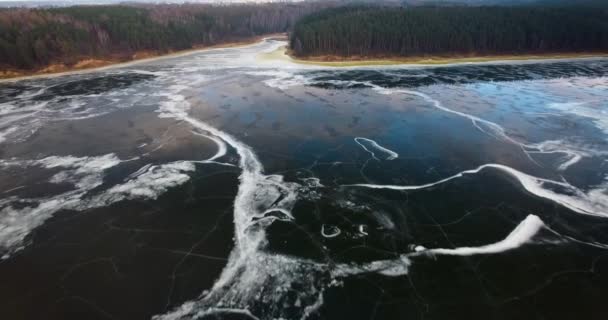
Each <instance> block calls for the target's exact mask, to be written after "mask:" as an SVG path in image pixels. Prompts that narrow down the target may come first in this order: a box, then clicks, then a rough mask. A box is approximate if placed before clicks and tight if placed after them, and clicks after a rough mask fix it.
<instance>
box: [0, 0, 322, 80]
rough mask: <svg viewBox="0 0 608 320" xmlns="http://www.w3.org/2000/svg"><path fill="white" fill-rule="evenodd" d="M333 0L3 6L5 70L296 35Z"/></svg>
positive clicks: (0, 29)
mask: <svg viewBox="0 0 608 320" xmlns="http://www.w3.org/2000/svg"><path fill="white" fill-rule="evenodd" d="M333 5H334V3H332V2H312V3H298V4H294V3H292V4H290V3H268V4H251V5H247V4H240V5H229V6H228V5H204V4H183V5H178V4H165V5H145V4H141V5H110V6H72V7H58V8H34V9H27V8H8V9H0V68H2V69H23V70H31V69H38V68H42V67H45V66H47V65H49V64H52V63H63V64H68V65H69V64H73V63H76V62H78V61H79V60H80V59H84V58H107V57H116V56H118V57H122V58H124V59H129V58H130V57H131V56H132V55H133V54H134V53H136V52H138V51H155V52H159V53H164V52H168V51H175V50H183V49H189V48H192V47H194V46H207V45H214V44H219V43H225V42H230V41H238V40H243V39H246V38H251V37H254V36H258V35H264V34H270V33H277V32H285V31H287V30H290V29H291V28H292V27H293V26H294V24H295V23H296V21H297V19H298V18H300V17H302V16H304V15H307V14H309V13H312V12H314V11H318V10H319V9H321V8H327V7H331V6H333Z"/></svg>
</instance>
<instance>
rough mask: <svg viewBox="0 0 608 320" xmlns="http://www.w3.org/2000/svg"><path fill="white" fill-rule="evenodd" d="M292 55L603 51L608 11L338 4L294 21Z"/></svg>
mask: <svg viewBox="0 0 608 320" xmlns="http://www.w3.org/2000/svg"><path fill="white" fill-rule="evenodd" d="M290 44H291V48H292V50H293V52H294V53H295V54H296V55H298V56H323V55H333V56H345V57H349V56H360V57H386V56H424V55H491V54H511V53H515V54H523V53H559V52H568V53H572V52H583V51H584V52H608V10H605V9H591V8H577V7H564V8H538V7H510V8H507V7H416V8H394V7H392V8H381V7H346V8H344V7H342V8H333V9H328V10H324V11H321V12H317V13H313V14H311V15H309V16H307V17H305V18H303V19H301V20H300V21H299V22H298V23H297V24H296V26H295V27H294V31H293V32H292V33H291V35H290Z"/></svg>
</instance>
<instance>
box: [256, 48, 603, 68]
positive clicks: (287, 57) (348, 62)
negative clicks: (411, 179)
mask: <svg viewBox="0 0 608 320" xmlns="http://www.w3.org/2000/svg"><path fill="white" fill-rule="evenodd" d="M607 57H608V53H605V54H602V53H556V54H540V55H529V54H528V55H496V56H478V57H395V58H386V59H364V58H352V59H351V58H343V57H329V56H323V57H309V58H305V59H304V58H297V57H294V56H292V55H291V54H289V50H288V48H287V47H280V48H278V49H277V50H275V51H273V52H269V53H264V54H261V55H260V56H259V58H260V59H262V60H281V61H289V62H292V63H297V64H302V65H313V66H326V67H361V66H392V65H450V64H462V63H484V62H500V61H529V60H572V59H588V58H607Z"/></svg>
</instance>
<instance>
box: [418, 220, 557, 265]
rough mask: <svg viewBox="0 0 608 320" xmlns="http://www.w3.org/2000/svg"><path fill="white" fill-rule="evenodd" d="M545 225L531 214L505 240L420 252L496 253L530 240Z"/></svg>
mask: <svg viewBox="0 0 608 320" xmlns="http://www.w3.org/2000/svg"><path fill="white" fill-rule="evenodd" d="M544 226H545V224H544V223H543V221H542V220H541V219H540V218H539V217H538V216H535V215H529V216H527V217H526V219H524V220H523V221H522V222H520V223H519V225H517V227H516V228H515V229H514V230H513V231H511V233H510V234H509V235H508V236H507V237H506V238H505V239H503V240H501V241H498V242H496V243H492V244H488V245H485V246H480V247H459V248H454V249H429V250H422V251H419V252H422V253H425V254H439V255H451V256H472V255H478V254H496V253H502V252H505V251H509V250H513V249H517V248H519V247H521V246H523V245H524V244H526V243H528V242H530V241H531V240H532V238H533V237H534V236H535V235H536V234H537V233H538V232H539V231H540V230H541V229H542V228H543V227H544Z"/></svg>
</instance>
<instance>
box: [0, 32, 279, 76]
mask: <svg viewBox="0 0 608 320" xmlns="http://www.w3.org/2000/svg"><path fill="white" fill-rule="evenodd" d="M284 37H285V35H284V34H268V35H263V36H257V37H252V38H249V39H244V40H241V41H235V42H227V43H221V44H217V45H212V46H197V47H194V48H192V49H188V50H181V51H175V52H170V53H164V54H160V53H157V52H151V51H145V52H137V53H135V54H134V55H133V56H132V59H130V60H127V61H124V60H123V61H118V60H112V59H107V60H105V59H92V58H87V59H83V60H81V61H79V62H78V63H76V64H75V65H73V66H66V65H61V64H54V65H50V66H47V67H45V68H43V69H40V70H36V71H19V70H0V83H2V82H13V81H19V80H26V79H37V78H45V77H54V76H61V75H70V74H78V73H86V72H94V71H102V70H107V69H112V68H120V67H126V66H130V65H135V64H139V63H146V62H152V61H156V60H161V59H167V58H176V57H182V56H187V55H190V54H195V53H199V52H204V51H207V50H213V49H225V48H234V47H241V46H247V45H251V44H254V43H257V42H259V41H262V40H263V39H265V38H284Z"/></svg>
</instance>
